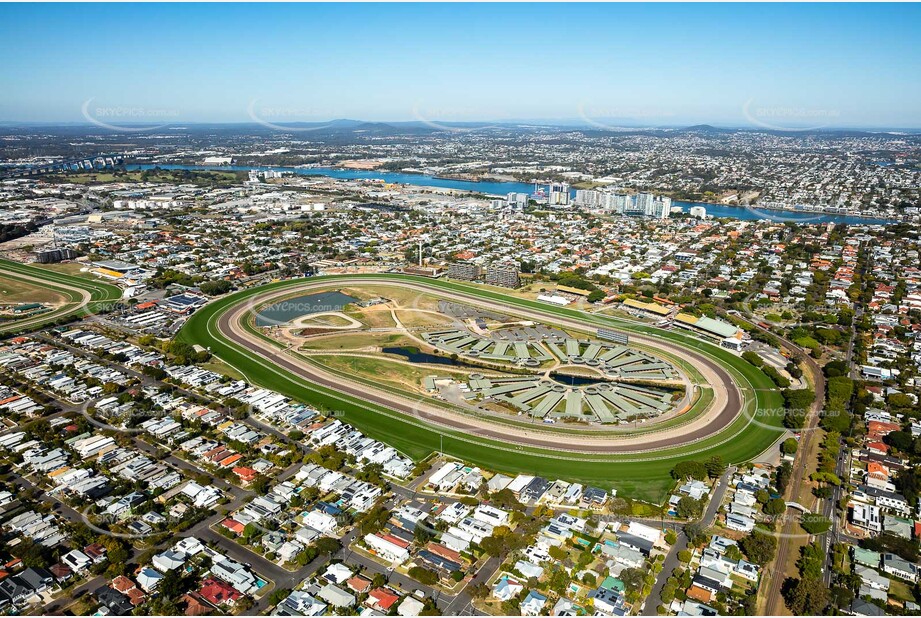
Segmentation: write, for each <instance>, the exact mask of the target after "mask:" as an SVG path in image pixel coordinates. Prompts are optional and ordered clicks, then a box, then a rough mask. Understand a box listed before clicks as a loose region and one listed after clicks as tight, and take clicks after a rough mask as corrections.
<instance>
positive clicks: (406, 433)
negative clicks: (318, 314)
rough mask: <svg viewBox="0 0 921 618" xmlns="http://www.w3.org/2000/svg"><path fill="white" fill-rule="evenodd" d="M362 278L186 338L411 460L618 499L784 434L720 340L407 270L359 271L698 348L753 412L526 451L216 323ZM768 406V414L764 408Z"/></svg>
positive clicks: (769, 399) (201, 318) (278, 286)
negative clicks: (327, 374) (657, 440)
mask: <svg viewBox="0 0 921 618" xmlns="http://www.w3.org/2000/svg"><path fill="white" fill-rule="evenodd" d="M356 278H357V277H356V276H325V277H314V278H311V279H297V280H289V281H280V282H276V283H271V284H267V285H264V286H260V287H257V288H249V289H246V290H241V291H239V292H236V293H234V294H230V295H228V296H225V297H223V298H220V299H218V300H216V301H214V302H212V303H210V304H208V305H206V306H205V307H203V308H202V309H200V310H199V311H198V312H196V313H195V314H194V315H193V316H192V317H191V318H190V319H189V321H188V322H187V323H186V324H185V326H184V327H183V328H182V330H181V331H180V333H179V337H180V338H181V339H182V340H184V341H186V342H188V343H191V344H197V345H201V346H204V347H206V348H209V349H210V350H211V352H212V353H213V354H214V355H215V356H217V357H218V358H220V359H221V360H223V361H224V362H226V363H227V364H229V365H231V366H232V367H234V368H235V369H236V370H237V371H239V372H241V373H242V374H243V375H244V376H245V377H246V378H247V380H249V381H250V382H252V383H255V384H259V385H261V386H264V387H265V388H269V389H272V390H275V391H277V392H279V393H282V394H284V395H286V396H288V397H291V398H293V399H296V400H298V401H302V402H304V403H307V404H311V405H314V406H318V407H320V408H322V409H324V410H326V411H330V412H334V413H335V414H336V415H338V416H340V417H341V418H343V420H345V421H347V422H348V423H350V424H352V425H354V426H355V427H357V428H358V429H360V430H362V431H363V432H365V433H367V434H368V435H369V436H372V437H374V438H376V439H379V440H381V441H383V442H386V443H388V444H390V445H392V446H393V447H394V448H396V449H398V450H399V451H401V452H402V453H404V454H406V455H407V456H410V457H412V458H414V459H417V460H418V459H422V458H424V457H426V456H428V455H430V454H431V453H432V452H433V451H440V452H443V453H445V454H448V455H451V456H454V457H458V458H460V459H463V460H464V461H468V462H471V463H474V464H477V465H481V466H483V467H485V468H488V469H491V470H497V471H501V472H508V473H527V474H539V475H541V476H544V477H547V478H550V479H555V478H559V479H564V480H569V481H577V482H580V483H583V484H590V485H595V486H599V487H604V488H616V489H617V490H618V494H619V495H622V496H626V497H630V498H634V499H639V500H646V501H648V502H653V503H657V504H658V503H661V502H662V501H663V500H664V499H665V498H666V497H667V495H668V492H669V491H670V490H671V489H672V488H673V486H674V481H673V480H672V479H671V477H670V475H669V473H670V471H671V469H672V468H673V467H674V466H675V464H676V463H678V462H680V461H683V460H687V459H698V460H699V459H705V458H707V457H710V456H712V455H720V456H721V457H722V458H723V460H724V461H726V462H731V463H741V462H744V461H748V460H750V459H752V458H754V457H757V456H758V455H759V454H761V453H762V452H763V451H764V450H765V449H767V448H768V447H769V446H770V445H771V444H773V443H774V442H775V441H776V440H777V438H778V437H779V435H780V433H781V432H782V431H783V430H782V427H781V419H782V415H781V414H776V413H773V410H777V409H780V408H782V406H783V400H782V397H781V395H780V392H779V390H778V389H777V388H776V386H775V385H774V383H773V382H772V381H771V379H770V378H768V377H767V376H766V375H765V374H764V373H763V372H762V371H761V370H760V369H757V368H756V367H754V366H753V365H751V364H749V363H747V362H746V361H744V360H742V359H740V358H739V357H737V356H734V355H732V354H731V353H729V352H728V351H726V350H723V349H722V348H719V347H718V346H715V345H713V344H710V343H706V342H704V341H701V340H698V339H696V338H694V337H691V336H690V335H685V334H683V333H679V332H672V331H662V330H659V329H655V328H652V327H647V326H643V325H637V324H636V323H633V322H628V321H624V320H619V319H616V318H611V317H603V316H598V315H593V314H587V313H584V312H581V311H577V310H572V309H566V308H562V307H554V306H551V305H545V304H543V303H538V302H535V301H530V300H527V299H522V298H516V297H513V296H508V295H506V294H502V293H500V292H493V291H491V290H484V289H482V288H479V287H472V286H467V285H463V284H459V283H454V282H447V281H439V280H430V279H424V278H420V277H413V276H409V275H392V274H386V275H360V278H362V279H378V278H379V279H380V280H381V281H382V283H385V282H388V281H392V282H397V283H399V282H400V281H405V282H407V283H413V284H416V285H425V286H427V287H429V288H431V289H432V290H433V291H434V292H436V293H437V291H438V290H439V289H441V290H446V291H453V292H459V293H464V294H468V295H474V296H479V297H482V298H485V299H489V300H492V301H496V302H501V303H503V304H506V305H508V306H509V307H511V308H514V307H520V308H526V309H530V310H535V311H540V312H541V313H543V314H545V315H547V317H548V319H552V318H553V316H560V317H567V318H572V319H578V320H579V321H580V322H582V323H584V324H586V325H592V326H602V327H611V328H615V329H619V330H623V331H627V332H634V333H638V334H643V335H646V336H649V337H652V338H658V339H662V340H667V341H669V342H672V343H676V344H679V345H683V346H685V347H688V348H693V349H694V350H695V351H696V352H698V353H701V354H704V355H706V356H708V357H710V358H712V359H713V360H715V361H717V362H719V363H720V364H721V365H722V366H724V367H725V368H726V369H727V371H729V373H730V374H732V376H733V378H734V380H736V383H737V385H738V387H739V389H740V390H741V392H742V395H743V401H744V402H745V403H744V405H745V406H746V412H745V413H744V414H742V415H740V417H739V418H737V419H736V420H735V421H734V422H733V423H732V424H731V425H730V426H729V427H727V428H725V429H724V430H723V431H721V432H719V433H718V434H715V435H712V436H708V437H706V438H704V439H701V440H699V441H697V442H694V443H692V444H685V445H681V446H677V447H670V448H665V449H661V450H655V451H649V452H647V453H623V454H611V455H595V454H579V453H571V452H563V451H552V450H548V449H538V448H529V447H524V446H518V445H515V444H510V443H503V442H498V441H493V440H486V439H482V438H479V437H476V436H469V435H467V434H464V433H461V432H456V431H451V430H448V429H443V428H441V427H435V426H432V425H428V424H426V423H424V422H421V421H419V420H417V419H414V418H410V417H407V416H405V415H404V414H402V413H400V412H397V411H395V410H392V409H390V408H387V407H383V406H378V405H374V404H370V403H367V402H364V401H362V400H360V399H358V398H354V397H351V396H349V395H345V394H343V393H340V392H338V391H335V390H332V389H328V388H325V387H322V386H319V385H317V384H313V383H311V382H309V381H307V380H304V379H302V378H299V377H297V376H295V375H292V374H290V373H288V372H286V371H284V370H282V369H280V368H279V367H277V366H275V365H274V364H272V363H270V362H269V361H266V360H264V359H262V358H260V357H258V356H257V355H255V354H253V353H251V352H249V351H248V350H246V349H245V348H242V347H239V346H237V345H235V344H233V343H231V342H230V341H228V340H227V339H225V338H224V337H223V336H221V334H220V333H219V332H218V331H217V329H216V323H217V320H218V319H219V317H220V316H221V314H223V313H224V312H225V311H227V310H229V309H230V308H231V307H233V306H235V305H237V304H239V303H240V302H243V301H246V300H248V299H250V298H252V297H253V296H256V295H261V294H264V293H266V292H269V291H273V290H284V289H285V288H288V287H290V288H294V287H296V286H300V285H304V284H305V283H311V284H314V283H321V282H323V283H325V282H329V284H330V286H335V285H337V284H341V285H348V284H349V283H350V281H354V279H356ZM768 410H770V411H771V412H768V413H766V414H762V413H763V412H765V411H768ZM752 417H755V418H756V422H752Z"/></svg>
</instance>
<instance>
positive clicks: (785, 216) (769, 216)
mask: <svg viewBox="0 0 921 618" xmlns="http://www.w3.org/2000/svg"><path fill="white" fill-rule="evenodd" d="M156 167H159V168H162V169H186V170H199V171H221V170H223V171H249V170H253V169H255V170H259V171H277V172H291V173H292V174H297V175H300V176H326V177H328V178H338V179H342V180H380V181H383V182H387V183H393V184H402V185H410V186H417V187H430V188H437V189H455V190H458V191H469V192H471V193H478V194H483V195H489V196H497V197H505V196H506V195H508V194H509V193H527V194H529V195H530V194H531V193H532V192H533V190H534V185H532V184H529V183H524V182H492V181H473V180H458V179H453V178H442V177H438V176H428V175H425V174H419V173H407V172H383V171H378V170H354V169H345V168H334V167H306V166H305V167H284V166H264V167H252V166H239V165H219V166H218V165H174V164H161V165H149V164H144V165H137V164H135V165H127V166H126V169H129V170H138V169H140V170H144V169H153V168H156ZM571 193H572V195H575V190H572V191H571ZM673 205H674V206H680V207H681V208H682V211H683V212H685V213H687V212H689V210H690V208H691V207H694V206H703V207H704V208H705V209H706V210H707V215H708V216H712V217H714V218H726V219H736V220H741V221H760V220H775V221H783V222H787V221H789V222H793V223H838V224H843V225H891V224H893V223H897V221H892V220H889V219H883V218H878V217H868V216H864V215H841V214H827V213H821V212H816V211H802V210H786V209H768V208H757V207H754V206H748V207H746V206H731V205H726V204H712V203H707V202H685V201H677V200H676V201H674V202H673Z"/></svg>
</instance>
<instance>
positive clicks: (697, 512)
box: [675, 496, 704, 519]
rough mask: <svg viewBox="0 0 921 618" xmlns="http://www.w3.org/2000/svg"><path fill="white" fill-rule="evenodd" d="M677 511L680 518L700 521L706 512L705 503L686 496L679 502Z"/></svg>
mask: <svg viewBox="0 0 921 618" xmlns="http://www.w3.org/2000/svg"><path fill="white" fill-rule="evenodd" d="M675 510H676V511H677V512H678V517H681V518H683V519H698V518H700V516H701V514H703V512H704V501H703V500H695V499H694V498H692V497H690V496H684V497H683V498H681V499H680V500H678V506H677V507H676V509H675Z"/></svg>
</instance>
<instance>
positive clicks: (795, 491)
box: [746, 314, 825, 616]
mask: <svg viewBox="0 0 921 618" xmlns="http://www.w3.org/2000/svg"><path fill="white" fill-rule="evenodd" d="M746 317H747V318H748V319H749V320H751V321H752V323H754V324H755V326H756V327H757V328H758V329H760V330H762V331H764V332H766V333H768V334H770V335H772V336H773V337H776V338H777V339H778V340H779V341H780V342H781V344H782V345H783V346H784V347H785V348H787V349H789V350H792V351H795V352H798V353H799V354H800V356H802V358H803V362H804V363H805V364H806V367H807V369H808V371H809V373H810V374H811V375H812V380H813V385H814V386H815V401H814V402H813V404H812V406H811V407H810V408H809V414H808V417H807V419H806V424H805V426H804V427H803V429H802V434H801V435H802V438H801V439H800V444H799V448H797V450H796V459H795V460H794V462H793V474H792V477H791V479H790V484H789V487H788V492H787V496H789V498H790V499H794V500H795V499H796V498H797V497H798V496H799V493H800V489H801V487H802V484H803V478H804V476H805V474H806V465H807V463H808V460H807V456H808V454H809V452H810V449H811V448H812V441H813V440H814V439H815V434H816V433H817V431H816V430H817V429H818V425H819V417H820V414H819V412H820V411H821V409H822V407H823V406H824V404H825V374H824V373H822V368H821V367H820V366H819V364H818V363H817V362H816V361H815V359H813V358H812V357H811V356H809V353H808V351H807V350H804V349H803V348H801V347H800V346H798V345H796V344H795V343H793V342H792V341H790V340H789V339H786V338H785V337H782V336H781V335H778V334H777V333H774V332H772V331H771V330H770V329H767V328H763V327H761V326H759V325H758V323H757V321H756V319H755V318H754V317H753V316H751V315H750V314H746ZM798 525H799V524H797V523H796V521H795V520H794V518H792V517H788V518H787V519H786V520H785V523H784V526H783V528H782V530H781V534H780V538H779V539H778V541H777V555H776V556H775V558H774V562H773V568H772V569H771V570H770V576H769V582H768V583H767V585H766V586H765V582H764V579H765V578H762V583H761V590H762V591H763V590H766V604H765V614H766V615H768V616H774V615H777V611H778V603H779V602H781V595H780V588H781V585H782V584H783V580H784V573H783V569H784V567H785V566H786V563H787V554H788V553H789V551H790V545H791V537H793V536H794V530H795V527H796V526H798Z"/></svg>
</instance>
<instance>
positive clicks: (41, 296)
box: [0, 275, 69, 305]
mask: <svg viewBox="0 0 921 618" xmlns="http://www.w3.org/2000/svg"><path fill="white" fill-rule="evenodd" d="M68 300H69V299H68V297H67V296H65V295H64V293H63V291H61V290H56V289H54V288H52V287H48V286H46V285H40V284H37V283H32V282H31V281H24V280H22V279H15V278H13V277H9V276H3V275H0V305H9V304H16V303H48V304H59V303H66V302H68Z"/></svg>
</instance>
